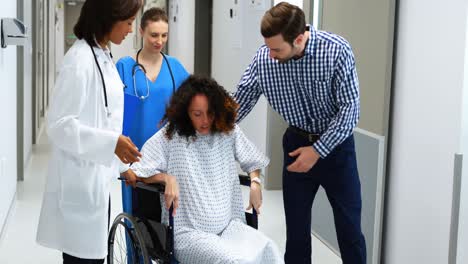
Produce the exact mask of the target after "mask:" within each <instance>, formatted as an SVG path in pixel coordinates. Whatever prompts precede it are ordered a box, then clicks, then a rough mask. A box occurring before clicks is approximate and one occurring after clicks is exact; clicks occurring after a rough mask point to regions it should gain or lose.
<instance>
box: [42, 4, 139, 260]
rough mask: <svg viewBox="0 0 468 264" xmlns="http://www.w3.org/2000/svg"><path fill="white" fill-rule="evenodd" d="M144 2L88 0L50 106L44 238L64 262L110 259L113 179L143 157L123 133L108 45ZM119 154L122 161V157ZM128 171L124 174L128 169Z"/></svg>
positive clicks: (120, 96) (116, 77)
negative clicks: (108, 233)
mask: <svg viewBox="0 0 468 264" xmlns="http://www.w3.org/2000/svg"><path fill="white" fill-rule="evenodd" d="M141 5H142V0H86V2H85V3H84V5H83V8H82V10H81V14H80V17H79V20H78V22H77V24H76V25H75V27H74V33H75V35H76V36H77V38H78V40H77V41H76V42H75V43H74V44H73V46H72V47H71V48H70V50H69V51H68V52H67V54H66V55H65V57H64V60H63V65H62V68H61V71H60V74H59V76H58V78H57V82H56V87H55V90H54V92H53V96H52V102H51V104H50V108H49V113H48V121H47V133H48V136H49V141H50V142H51V145H52V153H51V157H50V163H49V174H48V178H47V184H46V190H45V193H44V199H43V204H42V210H41V216H40V220H39V226H38V231H37V242H38V243H39V244H41V245H43V246H46V247H50V248H54V249H57V250H59V251H61V252H62V256H63V263H104V258H105V257H106V255H107V231H108V221H109V194H110V182H111V181H112V180H114V179H115V175H116V173H117V171H119V170H120V172H121V173H122V172H124V171H125V169H124V168H125V166H124V163H131V162H136V161H138V160H139V159H138V157H140V156H141V154H140V153H139V151H138V149H137V148H136V147H135V145H134V144H133V143H132V142H131V140H130V139H129V138H127V137H125V136H122V135H121V132H122V119H123V89H124V85H123V84H122V81H121V80H120V77H119V74H118V72H117V69H116V67H115V65H114V63H113V61H112V56H111V54H110V52H109V49H108V46H107V45H108V43H109V42H112V43H114V44H120V43H121V42H122V41H123V39H124V38H125V36H126V35H127V34H128V33H130V32H131V31H132V23H133V21H134V19H135V15H136V13H137V11H138V10H139V9H140V7H141ZM119 159H120V160H119ZM124 176H125V173H124Z"/></svg>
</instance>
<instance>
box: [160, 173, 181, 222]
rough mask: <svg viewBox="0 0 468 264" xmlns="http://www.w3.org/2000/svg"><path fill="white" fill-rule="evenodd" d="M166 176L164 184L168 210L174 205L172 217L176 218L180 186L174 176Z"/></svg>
mask: <svg viewBox="0 0 468 264" xmlns="http://www.w3.org/2000/svg"><path fill="white" fill-rule="evenodd" d="M163 175H164V184H165V185H166V188H165V191H164V200H166V208H167V209H169V208H170V207H171V204H174V208H173V209H174V210H173V211H172V216H175V214H176V209H177V208H178V207H179V184H178V183H177V180H176V178H175V177H174V176H172V175H169V174H165V173H163Z"/></svg>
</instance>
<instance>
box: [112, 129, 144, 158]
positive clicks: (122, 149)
mask: <svg viewBox="0 0 468 264" xmlns="http://www.w3.org/2000/svg"><path fill="white" fill-rule="evenodd" d="M115 155H117V157H119V159H120V160H121V161H122V162H123V163H125V164H128V163H133V162H137V161H140V159H139V157H141V153H140V152H139V151H138V148H137V147H136V146H135V144H133V142H132V140H131V139H130V138H129V137H126V136H124V135H120V136H119V139H118V140H117V145H116V146H115Z"/></svg>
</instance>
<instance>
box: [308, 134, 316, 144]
mask: <svg viewBox="0 0 468 264" xmlns="http://www.w3.org/2000/svg"><path fill="white" fill-rule="evenodd" d="M308 136H309V142H314V136H315V135H314V134H308Z"/></svg>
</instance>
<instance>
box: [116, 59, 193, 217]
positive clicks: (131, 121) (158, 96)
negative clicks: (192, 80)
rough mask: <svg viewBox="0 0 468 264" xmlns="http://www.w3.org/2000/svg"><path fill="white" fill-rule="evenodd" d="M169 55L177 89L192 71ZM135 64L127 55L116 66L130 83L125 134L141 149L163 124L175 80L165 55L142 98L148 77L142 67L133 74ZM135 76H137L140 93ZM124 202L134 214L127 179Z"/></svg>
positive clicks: (127, 83) (126, 103) (125, 208)
mask: <svg viewBox="0 0 468 264" xmlns="http://www.w3.org/2000/svg"><path fill="white" fill-rule="evenodd" d="M166 58H167V60H168V61H169V65H170V67H171V70H172V74H173V76H174V82H175V88H176V89H177V88H179V86H180V85H181V84H182V82H183V81H185V79H187V77H188V76H189V73H188V72H187V71H186V70H185V68H184V66H182V64H181V63H180V62H179V61H178V60H177V59H176V58H174V57H171V56H167V55H166ZM135 64H136V61H135V60H134V59H133V58H132V57H124V58H121V59H120V60H119V61H118V62H117V64H116V66H117V70H118V71H119V74H120V78H121V79H122V82H123V83H124V84H125V86H126V88H125V90H124V119H123V131H122V134H124V135H126V136H128V137H130V139H131V140H132V141H133V143H134V144H135V145H136V146H137V147H138V149H139V150H141V149H142V147H143V144H145V142H146V141H147V140H148V139H149V138H150V137H151V136H153V135H154V134H155V133H156V132H158V130H159V129H160V128H162V126H163V125H162V124H160V122H161V119H162V118H163V116H164V114H165V112H166V106H167V105H168V103H169V100H170V98H171V96H172V91H173V84H172V78H171V74H170V71H169V68H168V65H167V62H166V60H164V59H163V63H162V65H161V70H160V72H159V74H158V76H157V78H156V80H155V81H154V82H152V81H151V80H149V79H148V88H149V96H148V97H147V98H145V99H141V98H140V97H141V96H146V94H147V93H148V92H147V91H148V89H147V86H146V81H147V77H146V75H145V74H144V73H143V71H141V70H138V71H136V74H135V76H133V75H132V69H133V66H134V65H135ZM133 78H135V84H136V94H135V88H134V86H133ZM122 203H123V204H122V205H123V209H124V212H126V213H130V214H131V213H132V212H133V207H134V205H133V204H132V188H131V187H130V186H125V183H124V182H122Z"/></svg>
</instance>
